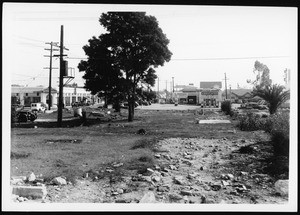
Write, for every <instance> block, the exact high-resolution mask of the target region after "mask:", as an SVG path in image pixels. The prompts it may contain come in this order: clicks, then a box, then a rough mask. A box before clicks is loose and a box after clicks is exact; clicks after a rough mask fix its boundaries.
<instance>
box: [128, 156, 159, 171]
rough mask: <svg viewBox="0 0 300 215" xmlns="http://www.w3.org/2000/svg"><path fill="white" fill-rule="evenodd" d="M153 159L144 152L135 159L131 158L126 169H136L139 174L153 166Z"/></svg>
mask: <svg viewBox="0 0 300 215" xmlns="http://www.w3.org/2000/svg"><path fill="white" fill-rule="evenodd" d="M153 166H154V159H153V157H152V156H151V155H147V154H144V155H142V156H140V157H138V158H137V159H133V160H131V161H130V162H129V165H128V169H130V170H136V171H137V173H139V174H144V173H146V172H147V168H153Z"/></svg>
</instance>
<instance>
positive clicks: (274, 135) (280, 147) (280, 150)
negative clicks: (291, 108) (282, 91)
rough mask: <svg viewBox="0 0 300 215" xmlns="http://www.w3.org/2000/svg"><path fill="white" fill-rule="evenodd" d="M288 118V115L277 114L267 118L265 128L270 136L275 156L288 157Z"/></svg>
mask: <svg viewBox="0 0 300 215" xmlns="http://www.w3.org/2000/svg"><path fill="white" fill-rule="evenodd" d="M289 118H290V116H289V113H278V114H274V115H272V116H270V117H269V119H268V120H270V121H271V122H268V126H269V127H266V128H267V129H268V130H266V131H267V132H269V133H270V134H271V141H272V144H273V148H274V154H275V155H278V156H279V155H283V156H289V146H290V120H289Z"/></svg>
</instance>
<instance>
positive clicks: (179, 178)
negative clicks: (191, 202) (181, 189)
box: [174, 176, 184, 185]
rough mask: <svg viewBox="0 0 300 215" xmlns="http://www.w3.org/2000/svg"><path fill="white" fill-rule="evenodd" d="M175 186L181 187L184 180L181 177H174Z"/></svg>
mask: <svg viewBox="0 0 300 215" xmlns="http://www.w3.org/2000/svg"><path fill="white" fill-rule="evenodd" d="M174 182H175V184H179V185H183V184H184V178H183V176H175V177H174Z"/></svg>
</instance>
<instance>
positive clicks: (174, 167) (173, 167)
mask: <svg viewBox="0 0 300 215" xmlns="http://www.w3.org/2000/svg"><path fill="white" fill-rule="evenodd" d="M169 168H170V170H176V169H177V167H176V166H174V165H169Z"/></svg>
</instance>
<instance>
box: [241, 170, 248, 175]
mask: <svg viewBox="0 0 300 215" xmlns="http://www.w3.org/2000/svg"><path fill="white" fill-rule="evenodd" d="M241 175H242V176H246V175H249V173H248V172H242V171H241Z"/></svg>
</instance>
